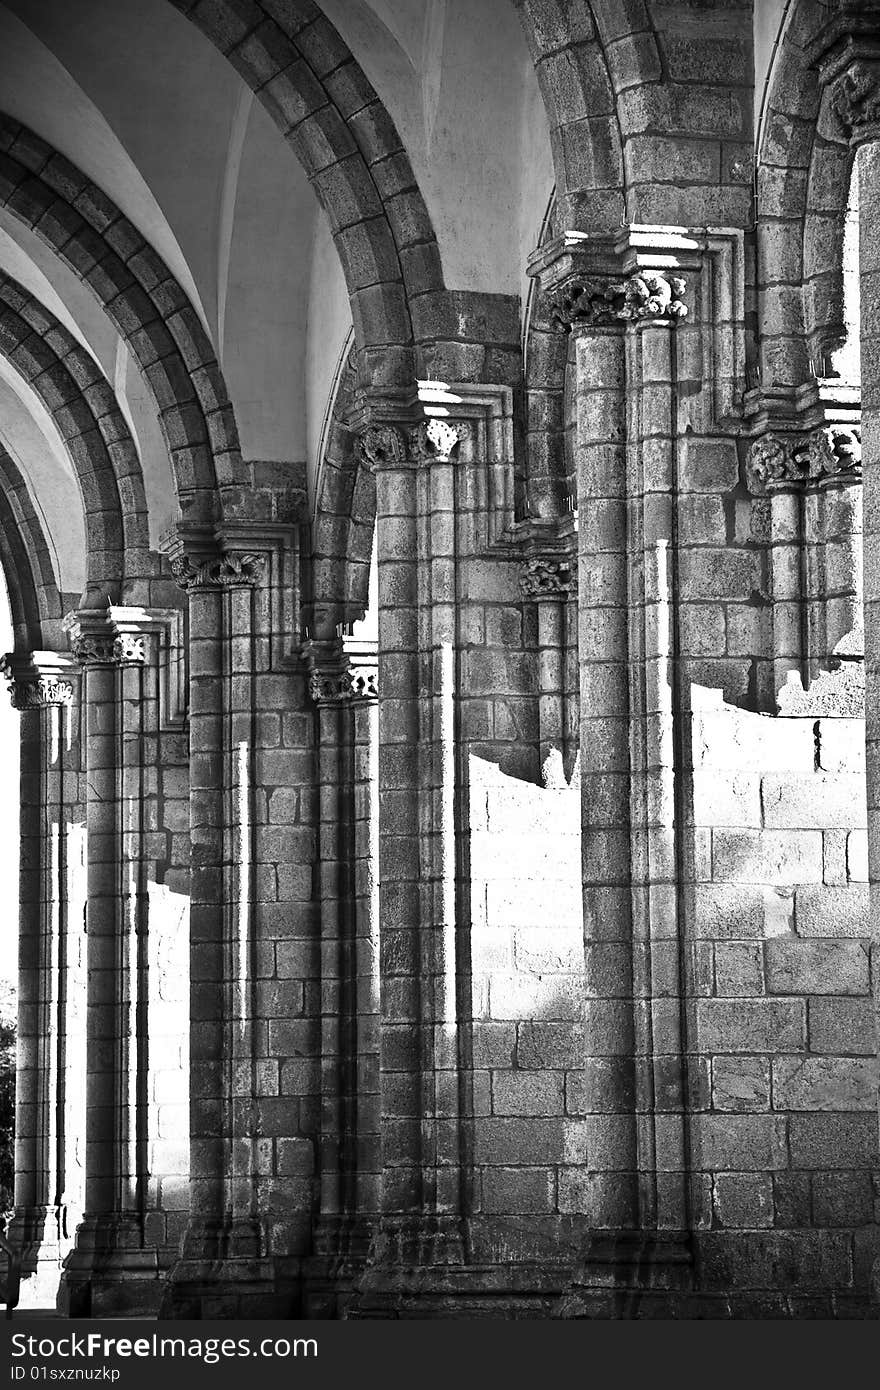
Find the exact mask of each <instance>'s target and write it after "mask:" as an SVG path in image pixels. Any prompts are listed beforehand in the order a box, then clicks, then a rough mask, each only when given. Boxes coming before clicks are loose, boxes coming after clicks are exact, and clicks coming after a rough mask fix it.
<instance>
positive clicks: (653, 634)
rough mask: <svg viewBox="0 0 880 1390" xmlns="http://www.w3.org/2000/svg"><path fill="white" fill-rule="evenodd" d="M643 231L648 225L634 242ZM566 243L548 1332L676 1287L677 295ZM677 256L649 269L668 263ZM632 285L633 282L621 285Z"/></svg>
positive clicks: (669, 278)
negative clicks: (570, 932) (574, 871)
mask: <svg viewBox="0 0 880 1390" xmlns="http://www.w3.org/2000/svg"><path fill="white" fill-rule="evenodd" d="M642 230H645V229H642ZM645 255H646V252H645V251H644V247H642V250H641V251H640V252H639V253H638V254H636V255H633V253H632V252H631V250H630V248H629V246H628V244H627V240H626V237H625V235H622V236H621V239H620V242H619V244H617V245H612V244H610V243H607V242H601V241H593V240H591V239H589V238H586V237H582V236H580V235H579V234H571V236H570V237H564V238H561V239H560V242H559V243H556V244H552V245H551V246H550V247H548V248H546V249H545V250H542V251H541V252H539V253H536V256H535V258H534V260H533V262H532V267H531V269H532V271H533V273H538V274H540V275H541V276H542V281H543V283H544V285H545V288H546V289H547V291H548V293H549V297H550V303H551V307H552V317H553V318H554V320H555V321H556V322H557V323H558V324H559V325H560V326H561V327H562V328H563V329H565V330H568V331H571V332H572V333H573V334H574V336H575V339H576V359H575V370H576V382H575V390H576V397H577V434H576V452H577V469H578V510H579V557H578V577H579V583H578V594H579V598H578V606H579V618H580V621H579V633H578V653H579V663H580V672H581V681H580V725H581V787H582V859H583V902H584V943H585V979H586V992H587V1003H586V1027H585V1039H586V1055H585V1057H584V1059H583V1066H584V1070H585V1071H586V1074H587V1078H588V1080H587V1086H586V1088H585V1091H586V1095H587V1097H588V1098H589V1101H590V1103H591V1104H592V1113H588V1119H589V1127H590V1132H591V1133H592V1135H593V1136H594V1137H593V1140H592V1143H591V1145H590V1150H591V1151H592V1153H594V1154H595V1158H591V1159H590V1166H591V1168H594V1169H595V1176H594V1180H593V1181H592V1182H591V1183H590V1185H589V1187H588V1189H587V1191H586V1200H587V1202H588V1204H589V1205H588V1207H587V1208H586V1210H585V1213H584V1214H585V1216H586V1217H587V1221H588V1224H589V1225H590V1226H591V1227H592V1230H593V1235H592V1238H591V1240H590V1241H589V1243H588V1247H587V1249H586V1251H585V1254H584V1259H583V1262H582V1265H581V1268H580V1271H579V1273H578V1275H577V1278H576V1280H575V1286H574V1288H573V1289H572V1290H571V1291H570V1292H569V1294H568V1295H567V1296H566V1297H565V1298H564V1299H563V1300H562V1303H561V1305H560V1308H559V1310H558V1311H559V1313H560V1315H561V1316H566V1317H579V1316H595V1315H597V1314H599V1315H601V1314H603V1313H604V1314H605V1315H607V1314H608V1312H609V1311H612V1312H617V1313H620V1312H622V1311H626V1310H629V1311H633V1310H634V1309H635V1307H636V1304H637V1302H638V1301H639V1300H640V1299H641V1298H642V1297H643V1295H644V1293H645V1291H646V1290H649V1289H651V1288H661V1289H668V1288H670V1287H672V1288H680V1287H682V1286H686V1285H687V1284H688V1282H689V1280H690V1254H689V1248H688V1237H687V1228H688V1221H689V1215H688V1200H687V1180H686V1169H687V1161H686V1130H685V1124H686V1119H685V1105H684V1041H683V1025H684V1020H683V1005H684V1001H683V998H682V988H681V984H680V981H681V979H682V978H683V973H682V972H683V959H684V955H683V953H684V945H683V941H682V939H681V930H682V928H681V920H680V910H679V904H678V900H677V888H676V884H677V881H678V879H679V876H680V875H681V874H682V872H683V866H682V863H681V856H682V853H683V848H682V841H681V824H682V804H681V788H680V778H681V752H680V749H679V748H678V746H677V744H678V742H679V741H680V733H679V734H678V735H677V732H676V723H675V715H676V712H677V710H678V709H679V708H680V699H679V695H678V692H677V691H676V681H677V679H678V677H677V662H678V647H677V627H676V616H675V590H676V577H675V566H676V559H675V554H676V530H675V507H676V488H677V480H676V459H677V455H676V445H675V431H674V418H675V417H674V401H675V373H676V367H675V352H674V348H673V339H672V332H671V327H672V325H673V324H674V323H675V321H676V320H677V319H678V318H679V317H681V316H683V315H684V313H685V312H686V309H685V306H684V304H683V303H682V300H681V295H682V293H683V291H684V281H683V280H681V279H680V278H679V277H677V276H674V275H671V274H670V273H668V272H665V273H664V272H661V271H659V270H654V269H651V268H648V267H646V265H645ZM670 260H672V261H673V264H674V259H673V257H671V256H669V255H668V254H667V255H666V257H665V262H664V259H663V257H662V256H661V257H660V261H659V263H661V264H663V263H665V264H668V263H669V262H670ZM632 270H635V272H636V273H634V274H632V273H627V272H631V271H632Z"/></svg>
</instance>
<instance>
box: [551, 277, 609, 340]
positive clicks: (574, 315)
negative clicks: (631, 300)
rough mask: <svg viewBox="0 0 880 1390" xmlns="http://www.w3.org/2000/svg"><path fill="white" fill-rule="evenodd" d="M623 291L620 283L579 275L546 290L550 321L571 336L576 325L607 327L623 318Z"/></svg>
mask: <svg viewBox="0 0 880 1390" xmlns="http://www.w3.org/2000/svg"><path fill="white" fill-rule="evenodd" d="M623 306H624V288H623V284H622V282H621V281H619V280H610V279H587V278H586V277H581V276H576V277H573V278H572V279H569V280H566V281H565V282H564V283H563V284H562V285H560V286H559V287H558V288H557V289H553V290H549V291H547V310H548V314H549V317H550V322H551V323H552V324H555V326H556V327H557V328H561V329H562V330H563V332H565V333H568V332H570V331H571V329H572V328H573V327H574V325H575V324H578V323H580V324H585V325H588V326H589V327H593V328H607V327H609V326H614V325H616V324H619V323H620V322H621V320H622V318H623V314H622V310H623Z"/></svg>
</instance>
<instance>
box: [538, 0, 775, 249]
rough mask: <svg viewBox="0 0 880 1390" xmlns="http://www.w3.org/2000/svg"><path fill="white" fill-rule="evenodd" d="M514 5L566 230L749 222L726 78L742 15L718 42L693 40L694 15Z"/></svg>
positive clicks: (742, 148) (745, 132) (742, 155)
mask: <svg viewBox="0 0 880 1390" xmlns="http://www.w3.org/2000/svg"><path fill="white" fill-rule="evenodd" d="M514 3H515V4H517V6H518V8H519V10H520V14H521V17H522V22H523V24H524V26H525V31H526V38H527V42H528V44H529V47H530V49H531V52H532V56H533V59H534V62H535V66H536V71H537V73H538V80H539V83H540V85H541V89H542V92H543V94H544V101H545V104H546V107H547V113H548V119H549V122H550V126H551V143H552V145H553V152H554V161H555V167H556V176H557V185H558V189H559V199H560V208H561V212H562V215H563V218H564V221H565V225H566V226H568V227H578V228H583V229H590V230H595V231H599V232H603V231H604V232H613V231H615V230H616V229H617V228H618V227H619V226H620V225H621V223H622V222H623V221H625V220H626V221H630V222H644V223H665V224H675V225H690V226H699V225H704V224H709V225H716V226H742V225H744V224H745V223H747V222H748V221H749V219H750V216H751V192H752V172H751V157H752V148H753V146H752V140H751V129H750V126H751V118H750V114H749V112H748V109H747V107H748V102H747V101H746V100H745V99H743V100H742V101H741V102H740V103H737V102H735V101H734V102H731V100H730V73H731V65H732V64H733V68H734V70H735V68H736V66H737V64H738V63H739V61H740V59H742V60H743V66H744V65H745V59H746V57H747V54H746V51H745V50H746V48H747V47H748V45H750V43H751V19H750V15H746V13H745V11H742V12H739V17H737V12H736V11H732V12H731V17H730V22H729V25H728V26H726V27H725V28H724V29H723V30H722V31H721V32H716V31H715V29H714V28H712V27H710V26H709V25H707V26H706V28H705V29H704V31H703V32H702V33H701V32H700V22H701V18H702V14H703V10H704V9H705V8H706V7H702V6H701V7H695V8H693V9H691V8H685V7H677V6H662V7H661V6H659V5H658V6H656V8H655V7H654V6H652V5H651V4H650V3H645V0H631V3H627V4H625V5H623V4H610V3H607V0H592V2H590V0H577V3H576V4H570V3H567V0H514ZM712 18H713V16H712V15H710V16H709V19H710V21H711V19H712ZM738 24H739V25H740V26H742V28H741V32H738V31H737V28H736V26H737V25H738ZM745 91H746V87H745V85H744V87H743V92H745ZM749 100H750V98H749ZM684 131H686V132H687V138H682V132H684Z"/></svg>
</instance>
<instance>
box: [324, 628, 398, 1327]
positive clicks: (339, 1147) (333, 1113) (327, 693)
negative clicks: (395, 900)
mask: <svg viewBox="0 0 880 1390" xmlns="http://www.w3.org/2000/svg"><path fill="white" fill-rule="evenodd" d="M306 660H307V663H308V666H309V671H310V692H311V696H312V699H313V700H314V702H315V706H316V714H317V720H318V725H319V733H318V784H319V800H320V808H321V809H320V830H319V841H318V857H319V863H320V870H319V872H320V882H319V895H320V903H321V1138H320V1146H319V1152H318V1177H319V1182H320V1209H319V1212H318V1215H317V1218H316V1223H315V1232H314V1250H315V1258H314V1259H313V1261H312V1269H311V1272H310V1279H309V1299H310V1305H309V1315H310V1316H317V1315H318V1314H321V1315H324V1316H330V1315H338V1314H339V1311H340V1309H341V1307H342V1306H344V1303H345V1300H346V1298H347V1296H348V1294H350V1291H351V1288H352V1285H353V1282H354V1280H355V1279H356V1277H357V1276H358V1275H359V1274H360V1273H361V1272H362V1270H363V1266H364V1263H365V1260H366V1257H367V1253H368V1250H369V1244H370V1239H371V1237H372V1235H373V1233H374V1227H375V1221H376V1218H377V1216H378V1213H379V1179H380V1173H381V1163H380V1155H379V1040H378V1022H379V910H378V909H379V902H378V898H379V880H378V789H379V788H378V758H377V755H378V688H377V660H376V645H375V643H364V642H357V641H355V640H354V639H352V638H350V637H342V638H339V639H337V640H336V641H335V642H311V643H309V644H307V647H306Z"/></svg>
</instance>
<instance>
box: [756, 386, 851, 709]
mask: <svg viewBox="0 0 880 1390" xmlns="http://www.w3.org/2000/svg"><path fill="white" fill-rule="evenodd" d="M831 411H835V413H837V414H838V415H839V416H840V417H843V411H841V410H840V407H839V406H836V405H835V403H834V402H833V401H829V402H821V403H819V402H815V401H813V402H811V405H810V409H809V410H808V411H807V412H805V414H806V418H804V419H802V420H801V421H800V422H797V421H796V419H792V420H790V421H789V425H790V429H789V430H788V431H786V432H783V431H780V432H779V433H778V434H777V433H774V432H772V431H771V432H768V433H765V434H762V435H761V436H760V437H759V438H757V439H755V440H754V441H753V442H752V443H751V444H750V445H749V448H748V450H747V452H746V462H745V479H746V485H747V487H748V489H749V491H750V492H752V493H753V494H754V495H755V496H756V497H757V498H759V499H760V502H761V503H764V505H766V504H768V503H769V510H770V517H769V520H770V535H769V543H770V555H771V574H772V593H773V690H774V693H776V694H779V692H783V703H785V702H786V701H787V700H788V698H789V696H790V694H791V691H792V690H797V689H799V688H800V686H801V685H803V686H804V687H807V686H809V684H810V683H811V682H812V681H813V680H815V679H816V677H817V676H819V675H820V674H821V672H822V671H827V670H828V669H829V667H830V668H832V669H834V668H835V667H836V666H838V665H839V664H840V660H841V658H844V659H846V660H848V661H850V662H852V661H854V660H858V659H859V658H861V656H862V654H863V633H862V629H863V614H862V602H863V599H862V596H863V590H864V585H863V566H862V487H861V443H860V438H861V432H860V428H859V425H858V422H857V419H853V418H851V417H852V410H851V409H849V410H848V412H847V415H848V416H849V417H850V418H839V420H838V421H837V422H835V423H825V424H822V425H819V426H818V427H815V426H813V427H810V426H811V425H812V423H813V419H814V418H815V416H816V415H817V414H819V415H820V417H821V415H822V414H825V415H826V418H827V412H831ZM796 423H800V425H801V428H799V429H795V428H794V425H795V424H796ZM765 498H766V502H765ZM759 505H760V503H759Z"/></svg>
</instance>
